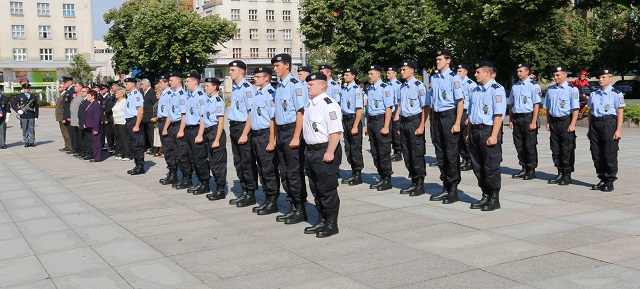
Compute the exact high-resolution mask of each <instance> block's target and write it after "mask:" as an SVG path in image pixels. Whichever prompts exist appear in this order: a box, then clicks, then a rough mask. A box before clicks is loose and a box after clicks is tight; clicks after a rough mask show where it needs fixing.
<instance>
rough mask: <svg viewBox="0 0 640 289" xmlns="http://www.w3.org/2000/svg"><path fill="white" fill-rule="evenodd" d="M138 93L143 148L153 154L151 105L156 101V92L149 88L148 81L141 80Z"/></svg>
mask: <svg viewBox="0 0 640 289" xmlns="http://www.w3.org/2000/svg"><path fill="white" fill-rule="evenodd" d="M140 88H141V89H140V92H141V93H142V95H143V98H144V103H143V107H142V108H143V112H144V114H143V115H142V124H143V127H144V142H145V148H148V150H147V153H148V154H154V153H155V152H154V150H155V149H154V148H153V130H154V123H153V122H152V121H151V119H152V118H154V117H155V116H154V115H153V105H154V104H156V102H157V101H158V100H157V98H156V91H155V89H153V88H152V87H151V83H150V82H149V80H148V79H146V78H145V79H143V80H141V81H140Z"/></svg>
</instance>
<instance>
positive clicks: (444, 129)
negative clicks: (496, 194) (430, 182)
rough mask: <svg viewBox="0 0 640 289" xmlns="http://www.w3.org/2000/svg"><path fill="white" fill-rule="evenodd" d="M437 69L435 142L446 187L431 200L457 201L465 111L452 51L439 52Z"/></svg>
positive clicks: (433, 96) (433, 80) (434, 81)
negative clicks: (453, 65)
mask: <svg viewBox="0 0 640 289" xmlns="http://www.w3.org/2000/svg"><path fill="white" fill-rule="evenodd" d="M436 54H437V56H436V68H437V71H436V72H435V73H434V74H433V75H431V77H430V83H431V89H430V93H429V96H430V97H431V106H432V109H433V116H432V123H431V126H432V128H433V146H434V147H435V149H436V158H437V160H438V167H439V168H440V179H441V180H442V182H443V185H442V187H443V189H442V192H440V194H438V195H435V196H431V198H430V200H432V201H442V203H443V204H452V203H455V202H457V201H458V184H459V183H460V146H459V142H460V126H461V124H460V122H461V120H462V114H463V113H464V94H463V87H462V83H463V82H462V79H461V78H460V76H458V75H457V74H456V73H455V72H454V71H452V70H451V68H450V65H451V51H449V50H447V49H441V50H438V51H437V52H436Z"/></svg>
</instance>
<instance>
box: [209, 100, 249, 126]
mask: <svg viewBox="0 0 640 289" xmlns="http://www.w3.org/2000/svg"><path fill="white" fill-rule="evenodd" d="M224 108H225V104H224V100H223V99H222V97H220V95H218V94H217V93H216V94H215V95H207V96H205V108H204V114H203V116H204V127H210V126H213V125H216V124H218V117H220V116H223V117H224ZM252 121H253V119H252Z"/></svg>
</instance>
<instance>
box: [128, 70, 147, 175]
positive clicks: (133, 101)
mask: <svg viewBox="0 0 640 289" xmlns="http://www.w3.org/2000/svg"><path fill="white" fill-rule="evenodd" d="M137 82H138V81H137V80H136V79H135V78H126V79H125V80H124V86H125V89H126V90H127V102H126V104H125V106H124V119H125V120H126V123H125V126H126V128H127V136H128V137H129V147H130V148H131V154H132V155H133V160H134V161H135V164H136V166H135V167H134V168H133V169H131V170H129V171H127V173H128V174H130V175H139V174H144V173H145V171H144V148H143V145H144V140H143V137H142V136H143V134H142V132H141V131H140V123H141V122H142V113H143V110H142V105H143V101H144V100H143V99H142V94H140V91H138V90H137V89H136V84H137Z"/></svg>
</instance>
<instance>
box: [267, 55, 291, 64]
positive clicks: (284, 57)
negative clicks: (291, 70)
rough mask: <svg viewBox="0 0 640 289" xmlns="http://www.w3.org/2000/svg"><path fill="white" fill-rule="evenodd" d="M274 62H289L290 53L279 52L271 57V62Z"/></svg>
mask: <svg viewBox="0 0 640 289" xmlns="http://www.w3.org/2000/svg"><path fill="white" fill-rule="evenodd" d="M276 62H287V63H291V55H289V54H286V53H280V54H278V55H276V56H274V57H273V58H271V64H275V63H276Z"/></svg>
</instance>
